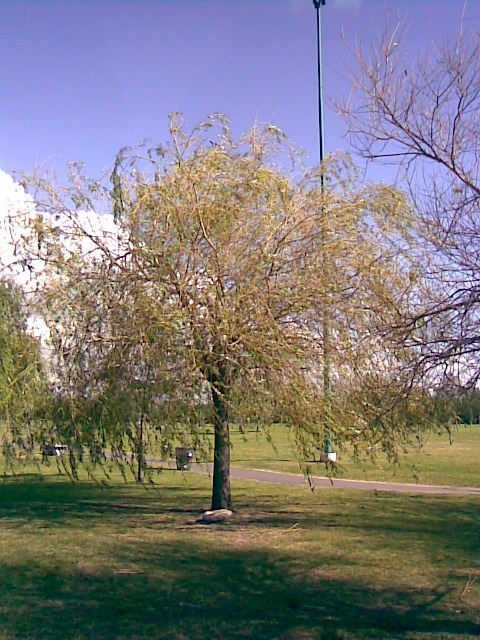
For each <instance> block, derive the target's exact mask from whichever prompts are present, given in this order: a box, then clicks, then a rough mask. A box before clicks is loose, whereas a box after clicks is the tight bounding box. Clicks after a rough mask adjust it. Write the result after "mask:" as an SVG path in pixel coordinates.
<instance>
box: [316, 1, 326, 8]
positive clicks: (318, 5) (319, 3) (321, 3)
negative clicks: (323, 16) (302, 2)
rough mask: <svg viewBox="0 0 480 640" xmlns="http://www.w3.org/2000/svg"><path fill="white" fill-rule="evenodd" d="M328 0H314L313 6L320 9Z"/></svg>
mask: <svg viewBox="0 0 480 640" xmlns="http://www.w3.org/2000/svg"><path fill="white" fill-rule="evenodd" d="M325 1H326V0H313V6H314V7H315V9H318V8H319V7H320V5H324V4H325Z"/></svg>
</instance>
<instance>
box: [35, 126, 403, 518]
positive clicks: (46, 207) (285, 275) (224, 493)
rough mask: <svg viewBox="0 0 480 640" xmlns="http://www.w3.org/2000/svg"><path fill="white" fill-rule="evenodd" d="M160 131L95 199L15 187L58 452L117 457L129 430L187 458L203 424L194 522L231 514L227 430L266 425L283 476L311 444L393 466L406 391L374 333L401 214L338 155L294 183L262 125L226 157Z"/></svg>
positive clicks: (40, 185) (222, 134) (399, 205)
mask: <svg viewBox="0 0 480 640" xmlns="http://www.w3.org/2000/svg"><path fill="white" fill-rule="evenodd" d="M170 122H171V139H170V141H169V142H167V143H166V144H160V145H158V144H156V145H148V144H143V145H140V146H139V147H138V148H135V149H123V150H122V151H121V152H120V153H119V155H118V157H117V160H116V163H115V166H114V170H113V172H112V174H111V184H110V185H107V184H105V183H102V182H101V181H100V182H98V181H92V180H90V179H87V178H85V177H84V176H83V173H82V170H81V167H80V166H78V165H73V166H72V167H71V169H72V171H71V176H70V178H71V179H70V183H69V184H68V185H66V186H61V185H60V186H59V185H57V184H55V183H54V182H52V180H51V179H49V178H45V177H41V176H38V175H37V176H34V177H33V179H32V180H31V181H30V186H31V188H32V194H33V196H34V198H35V201H36V207H37V215H38V217H37V219H36V220H35V234H34V238H35V239H34V240H33V241H32V238H33V236H32V237H30V239H29V240H28V242H27V244H28V249H25V248H24V250H28V252H29V259H33V258H35V260H41V261H42V263H43V264H44V265H45V273H46V274H47V275H46V276H45V277H44V280H43V284H42V288H41V291H42V309H43V314H44V315H45V317H46V320H47V323H48V324H49V326H50V330H51V340H52V344H53V346H54V353H53V354H52V359H53V361H54V362H55V370H56V372H57V376H58V388H59V394H60V396H61V397H62V400H63V403H64V415H67V416H68V417H69V420H70V419H72V420H73V419H74V420H73V421H74V422H75V421H76V424H75V428H74V429H73V431H72V429H71V428H70V436H71V437H73V435H72V434H73V433H74V437H75V439H76V442H78V443H80V445H81V443H82V442H88V443H89V446H90V449H91V451H93V450H94V449H92V443H94V442H98V441H99V440H100V441H101V442H102V443H103V444H104V445H105V444H106V445H108V446H110V447H111V448H112V449H113V450H114V451H120V450H121V449H122V447H123V446H124V437H125V433H126V430H128V429H130V431H129V433H132V431H131V429H132V424H135V425H136V429H137V430H136V431H135V433H137V436H138V427H139V426H140V425H141V427H142V429H143V428H144V427H145V428H146V429H147V431H151V432H155V433H157V434H160V437H161V438H165V439H166V440H168V439H171V438H172V437H173V436H174V435H175V433H177V434H178V433H179V432H185V433H188V435H189V437H190V438H191V442H192V443H194V444H195V446H199V447H200V446H201V443H202V442H204V440H205V437H204V434H205V427H206V426H207V425H211V426H212V428H213V430H214V433H215V442H214V472H213V495H212V508H214V509H215V508H219V507H227V506H230V505H231V492H230V482H229V468H230V438H229V427H230V424H231V422H232V421H234V422H235V423H236V424H238V425H239V426H240V428H242V427H243V426H245V425H247V424H248V423H250V422H254V423H256V424H260V423H265V422H267V421H268V419H269V418H270V417H271V415H272V411H274V413H275V417H276V419H277V420H279V421H281V422H282V423H285V424H286V425H288V426H290V427H291V428H292V429H293V430H294V432H295V434H296V442H297V445H298V448H299V452H300V457H301V458H302V459H303V460H308V459H312V457H313V456H314V455H315V453H316V452H317V453H318V451H319V450H321V449H322V448H323V443H324V441H325V437H326V434H327V432H328V433H330V434H331V436H332V438H333V440H334V441H335V443H336V445H337V446H342V445H344V444H346V443H350V444H352V445H353V446H354V448H355V449H356V450H358V451H360V450H361V449H367V448H371V447H372V446H375V447H382V448H384V449H385V450H387V451H389V452H390V453H392V455H393V454H394V452H395V447H396V443H397V442H398V440H399V439H401V438H403V437H404V436H405V434H406V430H405V429H404V428H403V427H401V425H402V424H403V425H404V424H405V420H404V416H405V414H402V416H400V417H399V415H400V414H399V411H398V406H399V404H401V402H402V399H404V398H405V397H406V395H407V391H408V389H407V388H406V386H405V385H407V384H408V379H407V378H406V377H405V378H404V376H403V361H404V356H405V352H404V350H403V347H402V349H400V350H399V348H398V345H397V344H396V343H394V342H393V341H391V342H389V338H388V335H387V333H386V331H385V327H386V326H387V324H388V323H389V322H392V321H393V320H394V319H395V318H396V317H397V316H398V314H399V312H400V310H401V308H402V305H403V304H404V292H405V290H406V289H407V288H408V286H409V283H410V282H411V278H412V274H411V273H410V272H409V271H408V269H406V266H405V262H404V260H403V256H402V252H401V251H400V250H399V247H401V246H402V245H403V244H404V239H403V238H404V235H405V233H406V230H407V229H408V227H409V224H410V222H409V215H410V212H409V208H408V206H407V204H406V202H405V198H404V197H403V196H402V194H401V193H400V192H399V191H398V190H396V189H395V188H392V187H389V186H388V185H382V184H381V185H368V186H362V185H361V184H359V181H358V175H357V173H356V171H355V169H354V168H353V166H352V164H351V162H350V161H349V159H348V157H345V156H338V157H333V158H331V159H330V160H328V161H327V162H326V163H325V165H324V166H322V167H320V168H315V169H310V170H306V169H305V168H304V167H303V166H302V164H301V161H300V159H299V157H298V154H297V153H296V150H295V149H294V148H293V147H292V146H291V145H290V144H289V142H288V140H287V138H286V137H285V136H284V134H283V133H282V132H281V131H280V130H279V129H277V128H276V127H274V126H272V125H267V126H264V127H259V126H256V127H254V128H253V129H252V130H251V131H250V132H248V133H247V134H246V135H244V136H241V137H240V138H239V139H237V140H235V139H234V138H233V137H232V134H231V132H230V129H229V128H228V121H227V120H226V119H225V118H224V117H223V116H212V117H209V118H207V119H206V120H205V121H204V122H202V123H200V124H199V125H198V126H197V127H195V128H194V129H193V130H188V129H186V128H185V127H184V125H183V123H182V119H181V117H180V116H179V115H178V114H174V115H173V116H172V117H171V121H170ZM322 175H323V176H324V180H322V179H321V176H322ZM89 211H90V212H91V211H95V212H97V214H100V218H99V220H101V228H100V229H98V228H97V229H94V228H92V225H91V217H89V215H88V214H87V213H86V212H89ZM326 315H328V324H329V335H330V337H329V340H328V350H329V353H328V358H329V359H330V360H331V362H332V369H333V374H332V375H333V393H332V396H331V398H328V399H327V398H326V396H325V390H324V388H323V384H322V381H321V380H322V368H323V366H324V364H325V358H326V355H327V354H326V353H325V347H326V340H325V334H324V326H325V322H324V320H325V317H326ZM65 407H68V411H67V410H66V409H65ZM86 407H87V408H88V412H87V410H86ZM87 413H88V415H87ZM402 421H403V422H402ZM67 422H68V420H67ZM65 433H66V432H65ZM145 433H146V432H145V431H144V432H143V435H142V438H143V436H144V434H145ZM100 434H101V437H100ZM137 436H135V437H136V438H137V442H138V437H137ZM134 439H135V438H134ZM142 442H143V441H142ZM140 450H141V449H139V450H138V451H140ZM142 450H143V449H142Z"/></svg>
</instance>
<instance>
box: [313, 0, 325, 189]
mask: <svg viewBox="0 0 480 640" xmlns="http://www.w3.org/2000/svg"><path fill="white" fill-rule="evenodd" d="M322 5H325V0H313V6H314V7H315V10H316V12H317V76H318V142H319V151H320V164H321V163H322V162H323V159H324V157H325V147H324V135H323V77H322V18H321V14H322V12H321V9H320V7H321V6H322ZM322 182H323V173H322Z"/></svg>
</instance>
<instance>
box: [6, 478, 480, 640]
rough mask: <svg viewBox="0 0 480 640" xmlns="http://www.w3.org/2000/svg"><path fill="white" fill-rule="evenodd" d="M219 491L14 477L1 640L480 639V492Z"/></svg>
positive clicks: (240, 486) (246, 487)
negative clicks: (229, 508) (214, 512)
mask: <svg viewBox="0 0 480 640" xmlns="http://www.w3.org/2000/svg"><path fill="white" fill-rule="evenodd" d="M210 485H211V480H210V479H209V478H207V477H203V476H198V475H196V474H188V473H187V474H182V473H179V472H167V471H164V472H162V473H161V474H159V476H158V488H156V489H143V488H141V487H139V486H137V485H135V484H123V483H120V481H119V482H115V483H114V484H113V486H112V488H111V489H108V490H107V489H104V488H102V487H101V486H98V485H94V484H92V483H91V482H87V481H81V482H78V483H76V484H72V483H70V482H69V481H67V480H65V479H64V478H58V477H53V476H46V477H45V478H44V479H43V480H42V479H39V478H38V477H36V476H33V475H32V476H24V477H18V478H15V479H6V481H5V482H4V483H1V484H0V586H1V589H0V593H1V601H0V639H1V640H14V639H25V640H35V639H42V640H43V639H51V640H57V639H58V640H69V639H71V640H81V639H87V638H88V639H92V640H93V639H95V640H101V639H105V640H106V639H109V640H112V639H121V638H124V639H127V638H128V639H140V638H143V639H145V638H148V639H157V638H175V639H180V640H183V639H187V638H188V639H203V638H205V639H207V638H208V639H209V640H211V639H230V638H232V639H233V638H255V639H260V638H264V639H265V640H267V639H268V640H273V639H278V640H280V639H284V640H287V639H288V640H290V639H291V640H307V639H314V638H315V639H325V640H326V639H330V638H335V639H337V640H338V639H343V640H356V639H367V638H368V639H373V638H378V639H380V638H383V639H387V638H388V639H394V638H395V639H400V638H401V639H404V638H405V639H407V638H408V639H413V640H427V639H432V638H435V639H438V640H440V639H445V640H447V639H448V640H453V639H458V640H467V639H469V638H478V637H479V636H480V577H479V576H480V535H479V518H480V499H478V498H472V497H468V498H467V497H431V496H408V495H393V494H388V493H387V494H381V495H375V494H374V493H371V494H370V493H365V492H348V491H338V490H329V491H328V492H327V491H325V492H322V491H316V492H315V493H311V492H310V491H309V490H308V489H307V488H306V487H298V488H297V487H289V488H282V487H278V486H269V485H263V484H257V483H240V482H236V481H234V482H233V498H234V508H235V513H234V515H233V517H232V518H231V520H229V521H228V522H227V523H224V524H221V525H216V526H206V525H202V524H199V523H197V522H196V520H197V518H198V517H199V514H200V513H201V512H202V510H204V509H205V508H208V504H209V497H210V488H211V486H210ZM477 578H478V580H477Z"/></svg>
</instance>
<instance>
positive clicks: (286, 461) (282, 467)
mask: <svg viewBox="0 0 480 640" xmlns="http://www.w3.org/2000/svg"><path fill="white" fill-rule="evenodd" d="M270 436H271V439H272V442H273V444H274V446H275V448H274V447H273V446H272V444H271V443H270V442H269V441H268V439H267V437H266V435H265V434H264V433H262V432H260V433H256V432H251V433H247V434H246V439H245V438H244V436H242V435H241V434H239V433H238V432H235V431H233V434H232V442H233V450H232V464H233V465H234V466H238V467H254V468H257V469H270V470H274V471H287V472H291V473H300V469H299V465H298V462H297V460H296V457H295V451H294V446H293V439H292V438H291V435H290V434H289V432H288V430H287V429H285V428H284V427H281V426H277V425H275V426H273V427H271V430H270ZM312 473H313V474H315V475H320V476H321V475H326V471H325V466H324V465H323V464H316V465H313V466H312ZM337 473H338V475H339V477H343V478H352V479H355V480H384V481H389V480H392V481H395V482H419V483H422V484H446V485H458V486H470V487H479V486H480V426H479V425H475V426H459V427H458V428H456V429H455V430H454V432H453V444H452V445H450V442H449V437H448V435H447V434H446V433H444V434H441V435H437V434H432V435H431V436H430V437H429V439H428V441H427V443H426V444H425V446H424V447H423V448H422V449H421V451H420V452H418V451H416V450H415V449H414V448H413V447H412V448H410V449H409V450H407V451H405V452H404V453H403V454H402V457H401V460H400V463H399V464H391V463H388V462H387V461H386V460H385V458H384V457H382V456H381V455H380V456H378V460H377V462H376V464H373V463H362V464H357V463H354V462H353V461H352V460H351V457H350V456H349V454H348V451H347V452H341V451H340V452H339V465H338V468H337Z"/></svg>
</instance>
